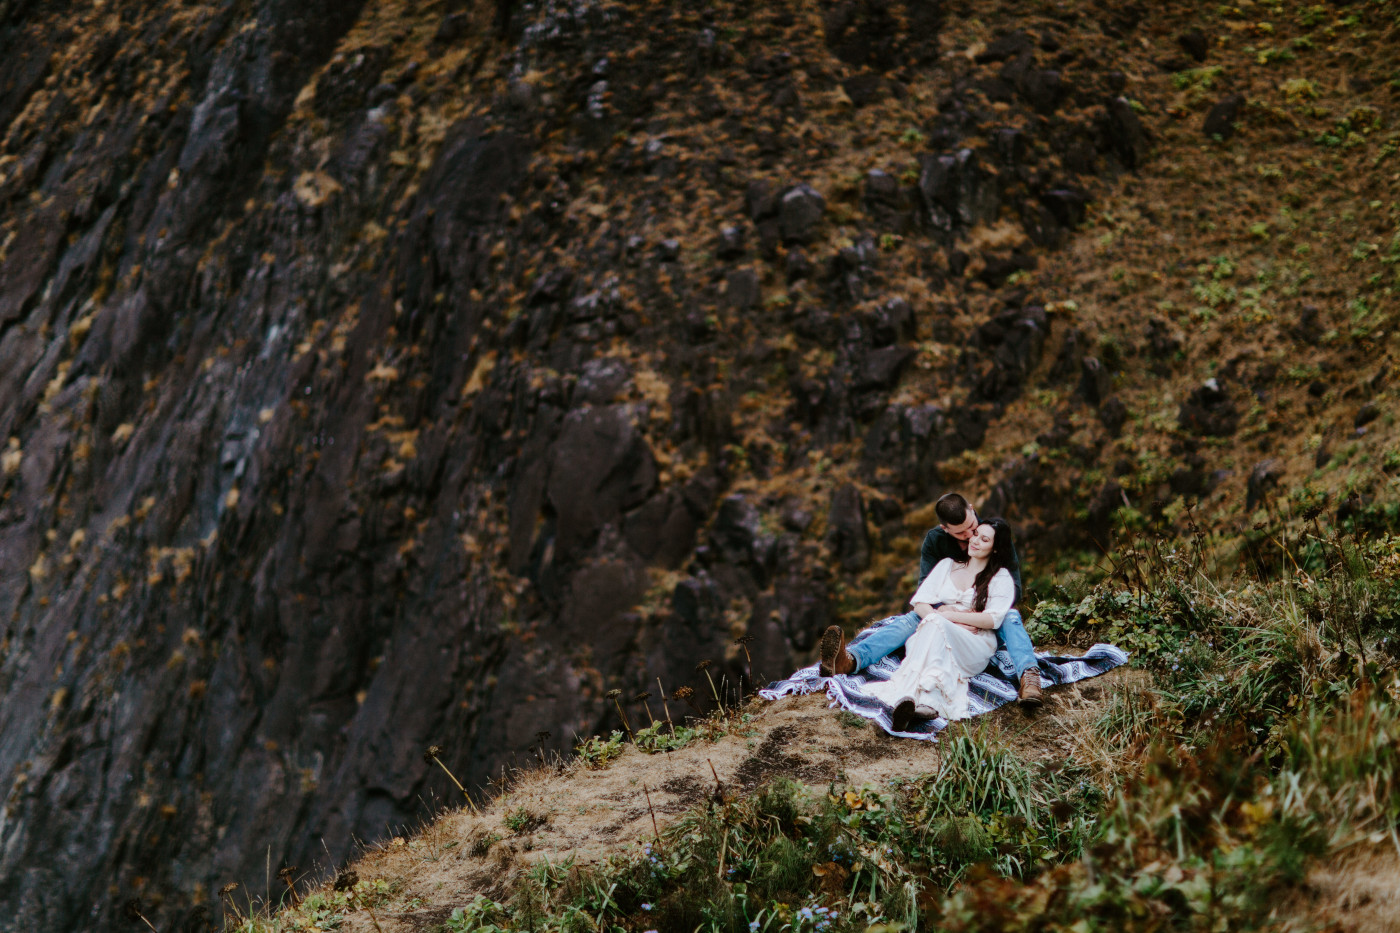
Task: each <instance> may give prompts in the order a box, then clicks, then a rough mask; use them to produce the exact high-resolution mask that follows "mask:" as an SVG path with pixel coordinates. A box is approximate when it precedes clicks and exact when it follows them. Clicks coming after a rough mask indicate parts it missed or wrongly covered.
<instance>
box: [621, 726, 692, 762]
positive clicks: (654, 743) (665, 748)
mask: <svg viewBox="0 0 1400 933" xmlns="http://www.w3.org/2000/svg"><path fill="white" fill-rule="evenodd" d="M698 734H699V733H698V732H696V730H694V729H691V728H689V727H688V726H677V727H676V728H675V731H674V733H673V732H672V731H671V726H670V724H669V723H667V722H666V721H665V720H664V719H658V720H656V721H655V722H653V723H652V724H651V725H649V726H647V727H646V728H645V729H638V730H637V731H636V732H635V733H634V734H633V738H634V739H635V740H636V744H637V747H638V748H639V749H641V750H642V751H644V752H650V753H652V754H655V753H657V752H671V751H675V750H676V749H678V748H685V746H687V745H689V744H690V743H691V741H692V740H694V739H695V737H696V736H697V735H698Z"/></svg>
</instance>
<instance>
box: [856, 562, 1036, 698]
mask: <svg viewBox="0 0 1400 933" xmlns="http://www.w3.org/2000/svg"><path fill="white" fill-rule="evenodd" d="M959 566H962V565H960V564H955V563H954V562H953V561H952V560H951V559H944V560H942V561H939V562H938V565H937V566H935V567H934V568H933V570H932V571H930V572H929V575H928V576H927V577H925V578H924V582H923V583H921V584H920V585H919V589H918V591H917V592H915V593H914V598H913V599H911V600H909V602H910V603H911V604H913V603H928V604H930V605H936V604H938V603H947V604H948V608H950V609H954V608H956V609H962V610H965V611H968V612H971V611H973V608H972V607H973V601H974V600H975V599H976V595H977V594H976V591H975V590H974V589H973V588H972V587H968V588H967V589H959V588H958V587H957V586H956V585H955V584H954V583H953V580H952V571H953V569H954V568H955V567H959ZM1015 601H1016V584H1015V583H1014V582H1013V581H1012V579H1011V574H1010V573H1008V572H1007V571H1006V570H1005V569H1002V570H998V571H997V572H996V574H995V575H994V576H993V577H992V579H991V580H990V581H988V583H987V606H986V608H985V609H984V610H983V611H984V612H986V613H987V614H988V615H990V616H991V617H992V620H993V622H994V624H995V627H996V628H1001V621H1002V619H1003V618H1004V617H1005V616H1006V613H1007V612H1008V611H1010V609H1011V606H1012V604H1013V603H1014V602H1015ZM996 650H997V638H996V635H994V634H992V632H991V631H990V630H988V629H981V630H979V631H977V632H975V633H974V632H970V631H968V630H967V629H965V628H962V627H961V626H959V625H955V624H954V623H952V622H949V621H948V620H947V619H945V618H944V617H943V616H942V615H941V614H940V613H938V612H934V613H933V614H932V615H930V616H928V617H927V618H925V619H924V620H923V621H922V622H920V623H919V628H918V631H916V632H915V633H914V634H913V635H911V636H910V637H909V640H908V641H906V642H905V643H904V661H903V662H902V663H901V664H900V665H899V670H897V671H895V674H894V676H893V677H891V678H890V679H889V680H888V681H886V682H884V683H874V684H871V685H870V686H869V687H867V688H866V692H867V693H869V694H872V695H874V696H876V697H878V698H879V699H881V700H883V701H884V702H886V703H888V704H889V705H890V706H896V705H898V704H899V703H900V702H902V701H904V700H906V699H909V700H913V701H914V705H915V706H920V707H927V708H932V709H934V710H936V711H937V712H938V715H940V716H942V717H943V718H945V719H966V718H967V714H968V692H967V685H968V682H969V681H970V680H971V679H972V678H973V677H975V676H977V675H978V674H980V673H982V671H983V670H984V669H985V668H986V666H987V662H988V661H989V660H991V657H992V654H993V653H994V652H995V651H996Z"/></svg>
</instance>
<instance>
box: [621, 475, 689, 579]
mask: <svg viewBox="0 0 1400 933" xmlns="http://www.w3.org/2000/svg"><path fill="white" fill-rule="evenodd" d="M622 533H623V536H624V537H625V538H626V540H627V544H628V545H629V546H630V547H631V548H632V550H634V551H636V552H637V553H638V554H639V555H640V556H641V557H642V558H644V559H645V560H647V561H648V562H650V563H653V564H656V565H658V566H661V567H665V568H667V569H672V570H673V569H675V568H677V567H680V566H681V565H682V564H684V563H685V562H686V560H688V559H689V557H690V555H691V552H692V551H694V550H695V533H696V525H695V518H694V517H693V516H692V514H691V510H690V508H689V507H687V506H686V504H685V500H684V498H683V497H682V496H680V495H678V494H676V493H674V492H665V493H658V494H657V495H654V496H652V497H651V498H650V499H648V500H647V501H646V502H644V503H642V505H641V506H639V507H638V508H637V509H635V510H634V511H632V512H630V513H628V515H627V518H626V519H625V520H624V522H623V531H622Z"/></svg>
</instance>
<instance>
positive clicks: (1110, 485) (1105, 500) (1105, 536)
mask: <svg viewBox="0 0 1400 933" xmlns="http://www.w3.org/2000/svg"><path fill="white" fill-rule="evenodd" d="M1127 504H1128V501H1127V497H1126V495H1125V494H1124V492H1123V487H1122V486H1121V485H1120V484H1119V482H1118V480H1116V479H1111V480H1108V481H1107V482H1105V483H1104V484H1103V486H1101V487H1099V491H1098V492H1096V493H1094V497H1093V498H1092V499H1090V500H1089V507H1088V515H1087V517H1086V518H1085V521H1084V532H1085V536H1086V537H1088V539H1089V540H1090V541H1092V542H1094V543H1095V544H1097V545H1099V546H1100V547H1104V548H1107V547H1109V546H1110V544H1111V541H1112V536H1113V516H1114V514H1115V513H1117V511H1118V510H1119V509H1120V508H1122V507H1123V506H1125V505H1127Z"/></svg>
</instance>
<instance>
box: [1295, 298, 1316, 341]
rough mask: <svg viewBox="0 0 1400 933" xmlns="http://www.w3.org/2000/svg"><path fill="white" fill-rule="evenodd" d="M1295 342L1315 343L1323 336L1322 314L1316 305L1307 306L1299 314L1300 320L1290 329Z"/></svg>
mask: <svg viewBox="0 0 1400 933" xmlns="http://www.w3.org/2000/svg"><path fill="white" fill-rule="evenodd" d="M1290 332H1291V334H1292V337H1293V339H1294V340H1297V341H1299V342H1300V343H1313V342H1315V341H1316V340H1317V338H1319V337H1321V336H1322V319H1321V312H1320V311H1319V310H1318V307H1317V305H1315V304H1311V303H1309V304H1305V305H1303V308H1302V310H1301V311H1299V312H1298V320H1297V321H1296V322H1295V323H1294V325H1293V327H1292V328H1291V329H1290Z"/></svg>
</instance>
